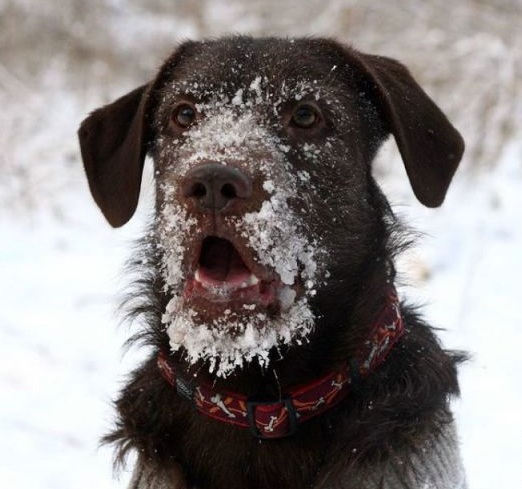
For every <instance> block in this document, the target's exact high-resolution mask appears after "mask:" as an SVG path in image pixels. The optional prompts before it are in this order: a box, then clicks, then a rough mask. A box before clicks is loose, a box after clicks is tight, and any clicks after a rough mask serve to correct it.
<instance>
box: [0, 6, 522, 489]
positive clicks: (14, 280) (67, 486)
mask: <svg viewBox="0 0 522 489" xmlns="http://www.w3.org/2000/svg"><path fill="white" fill-rule="evenodd" d="M43 3H45V2H42V4H43ZM107 3H111V5H112V4H113V5H114V8H115V9H116V8H117V7H118V8H122V7H121V5H123V3H122V2H121V1H116V0H114V1H112V2H107ZM208 3H209V4H210V2H208ZM222 3H223V2H220V3H219V4H222ZM314 3H315V4H317V2H314ZM319 3H322V2H319ZM336 3H338V4H340V3H342V2H336ZM351 3H353V2H351ZM468 3H469V2H468ZM217 4H218V3H216V5H217ZM1 5H2V2H1V1H0V7H1ZM28 5H31V2H29V3H28ZM212 5H214V4H212ZM226 12H229V11H226ZM230 12H232V11H230ZM230 12H229V13H230ZM234 12H236V11H234ZM236 14H237V12H236ZM140 15H141V14H140ZM209 15H210V14H209ZM220 15H221V22H222V23H223V22H224V21H223V16H224V14H223V13H221V14H220ZM227 15H229V14H227ZM230 15H232V14H231V13H230ZM237 15H239V14H237ZM250 18H251V19H252V18H253V17H250ZM135 19H139V21H140V22H142V23H143V22H145V21H146V19H147V17H146V16H145V17H143V16H136V17H135ZM144 19H145V20H144ZM207 20H208V19H207ZM321 21H322V22H323V23H324V25H323V29H324V30H326V27H327V26H328V25H329V24H328V22H331V19H330V20H329V18H327V16H326V15H325V14H323V15H322V16H321ZM248 22H249V21H248V19H247V20H243V26H246V27H247V28H248V26H249V25H250V24H249V23H248ZM252 22H253V21H252ZM167 24H168V23H167V22H166V21H165V22H164V23H163V24H161V26H162V27H161V28H162V32H167V31H168V30H169V29H170V26H168V25H167ZM129 25H130V24H129V23H127V24H125V23H122V32H123V33H122V34H121V36H122V37H124V29H123V28H124V27H126V28H129ZM137 25H138V27H139V28H140V29H141V27H140V26H142V24H137ZM144 25H145V24H143V26H144ZM191 25H192V24H187V25H186V26H185V30H183V31H181V34H179V33H178V36H181V35H185V34H187V35H188V34H191V35H192V31H191V29H192V30H194V32H197V29H196V27H193V28H192V27H190V26H191ZM194 25H196V23H195V21H194ZM252 25H254V24H252ZM135 28H136V27H135ZM165 35H166V34H165ZM131 37H132V36H130V35H129V40H128V42H129V46H130V47H129V49H132V47H133V44H132V42H131V41H132V39H131ZM481 39H482V40H483V39H484V38H481ZM0 61H1V58H0ZM57 70H58V71H59V66H58V68H57ZM60 76H61V75H60ZM47 82H48V85H50V86H51V87H56V86H58V87H59V85H60V83H59V82H56V80H47ZM95 88H96V87H95ZM129 88H131V87H130V86H127V87H124V88H122V90H121V91H122V93H123V92H124V90H126V89H129ZM2 90H4V93H2ZM100 90H101V89H100ZM89 94H90V92H88V91H85V90H84V91H83V92H81V93H80V94H75V93H73V92H71V91H68V90H67V89H65V88H64V89H63V90H61V89H55V88H53V89H51V90H48V91H45V92H44V91H43V89H42V92H38V93H37V92H35V91H34V90H28V89H27V88H26V87H24V84H22V83H20V80H19V79H17V77H16V76H13V75H12V73H11V72H10V71H8V70H5V67H4V66H3V65H2V63H0V100H1V101H2V106H3V109H2V111H1V112H0V124H1V130H0V168H1V169H2V175H3V178H4V182H3V184H0V489H3V488H7V487H9V488H16V489H51V488H52V489H62V488H63V489H80V488H85V487H95V488H99V489H103V488H109V487H111V488H112V487H124V486H125V481H126V479H127V478H128V474H126V473H123V474H122V475H121V478H120V481H119V482H115V481H114V480H112V479H111V449H110V448H107V447H102V448H98V440H99V438H100V436H101V435H102V434H104V433H106V432H107V431H108V429H110V426H111V420H112V418H113V411H112V407H111V400H112V399H113V398H114V397H115V395H116V393H117V391H118V390H119V388H120V387H121V385H122V383H123V381H124V378H125V373H126V372H128V370H129V369H130V368H132V366H133V365H135V363H136V362H137V361H138V360H139V358H140V357H141V354H140V352H136V351H131V352H130V353H128V354H126V355H125V356H123V349H122V345H123V342H124V341H125V339H126V337H127V336H128V330H127V327H126V326H118V317H117V315H116V314H115V311H116V308H117V305H118V291H120V290H122V289H123V288H124V286H125V276H124V275H123V274H122V266H123V263H124V260H125V258H126V257H127V256H128V253H129V251H130V248H131V242H132V239H133V238H134V237H136V236H138V235H139V233H140V231H141V229H142V227H143V223H144V221H145V220H146V215H147V213H148V212H147V211H148V209H147V207H148V205H149V204H148V201H149V200H150V177H148V178H146V179H145V180H146V183H145V187H146V189H145V190H146V192H145V194H146V198H145V199H143V202H142V203H141V204H140V212H139V215H138V216H137V217H136V218H135V219H134V220H133V222H132V223H131V224H130V225H129V226H127V227H125V228H123V229H120V230H113V229H111V228H110V227H109V226H108V225H107V224H106V223H105V221H104V220H103V218H102V216H101V214H100V213H99V211H98V210H97V209H96V207H95V205H94V203H93V202H92V200H91V197H90V195H89V193H88V189H87V185H86V182H85V180H84V177H83V174H82V170H81V167H80V161H79V155H78V150H77V146H76V144H77V143H76V139H75V131H76V127H77V125H78V123H79V121H80V120H81V119H82V118H83V116H84V114H85V113H86V112H87V111H88V110H90V109H92V108H94V107H95V106H97V105H99V104H100V103H102V100H100V99H99V98H97V96H92V95H89ZM104 101H106V100H104ZM517 107H518V109H517ZM15 108H16V110H15ZM513 110H519V112H520V104H518V106H516V105H515V106H514V109H513ZM514 120H515V121H517V120H518V128H516V129H517V130H515V131H514V134H515V136H516V137H514V138H512V139H511V141H512V142H511V143H510V144H506V145H504V149H503V150H502V151H500V152H498V154H496V159H497V162H496V164H495V165H490V166H489V167H487V169H486V168H483V169H482V170H481V171H470V163H469V161H468V163H467V168H464V170H463V171H462V172H460V173H457V177H456V179H455V181H454V184H453V186H452V188H451V189H450V193H449V195H448V197H447V200H446V202H445V204H444V206H443V207H441V208H440V209H435V210H429V209H425V208H423V207H422V206H421V205H420V204H419V203H417V202H416V201H415V200H414V198H413V197H412V193H411V191H410V189H409V187H408V184H407V179H406V177H405V174H404V171H403V169H402V167H401V165H400V163H399V162H398V160H397V156H396V152H395V149H394V146H393V143H390V144H389V145H388V146H387V147H386V148H385V150H384V151H383V152H382V154H381V165H384V166H388V167H390V166H392V165H393V167H394V171H392V172H391V173H389V174H388V175H387V176H386V177H385V178H384V179H383V180H382V185H383V186H384V188H385V189H386V192H387V193H388V195H391V200H392V202H394V203H395V204H396V209H397V211H398V212H399V213H400V214H401V215H403V216H404V218H405V219H406V220H407V221H408V222H409V223H411V224H412V225H413V227H415V228H416V229H417V230H419V231H421V232H423V233H424V237H423V238H422V239H421V240H420V241H419V244H418V246H417V247H416V248H415V249H414V250H413V251H411V252H409V253H408V255H407V256H406V257H404V258H403V259H402V260H401V266H402V270H403V272H404V273H403V278H404V281H405V282H406V283H408V285H407V286H404V287H403V288H402V290H401V292H402V294H403V295H408V296H409V297H412V298H415V300H417V301H419V302H421V303H424V304H425V313H426V315H427V317H429V318H430V320H431V322H432V323H433V324H434V325H436V326H439V327H441V328H444V331H441V332H440V336H441V337H442V339H443V341H444V342H445V344H446V345H447V346H448V347H451V348H457V349H463V350H467V351H469V352H470V353H471V355H472V356H471V360H470V361H469V362H468V363H467V364H466V365H465V366H463V367H462V369H461V376H460V378H461V384H462V399H461V400H459V401H456V402H455V405H454V407H455V411H456V413H457V418H458V424H459V429H460V435H461V439H462V451H463V454H464V459H465V465H466V468H467V472H468V479H469V485H470V489H491V488H499V489H503V488H510V489H515V488H519V487H522V414H521V413H522V382H521V381H520V376H519V373H518V369H517V366H518V365H517V364H518V363H519V362H520V360H519V358H520V354H519V351H520V345H521V344H522V328H521V327H520V323H521V321H522V313H521V311H522V304H521V301H522V292H521V291H522V287H521V285H520V277H522V224H521V222H522V221H521V218H520V214H521V213H522V191H521V189H522V144H521V143H520V135H521V133H522V128H521V124H522V122H521V121H522V114H519V117H518V119H517V117H516V116H515V117H514ZM473 127H474V126H473ZM463 129H464V130H466V129H467V128H466V127H465V126H464V128H463ZM465 166H466V165H465ZM381 173H382V172H381ZM6 182H7V183H6ZM147 190H149V191H147ZM147 195H148V199H147Z"/></svg>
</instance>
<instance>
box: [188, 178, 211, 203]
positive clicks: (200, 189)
mask: <svg viewBox="0 0 522 489" xmlns="http://www.w3.org/2000/svg"><path fill="white" fill-rule="evenodd" d="M205 195H207V187H206V186H205V184H203V183H201V182H198V183H195V184H194V185H193V186H192V189H191V191H190V196H191V197H195V198H196V199H200V198H202V197H205Z"/></svg>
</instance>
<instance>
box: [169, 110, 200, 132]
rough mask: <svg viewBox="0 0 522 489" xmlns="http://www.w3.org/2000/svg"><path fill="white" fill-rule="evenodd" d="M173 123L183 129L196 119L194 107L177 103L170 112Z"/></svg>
mask: <svg viewBox="0 0 522 489" xmlns="http://www.w3.org/2000/svg"><path fill="white" fill-rule="evenodd" d="M172 120H173V121H174V123H175V124H176V125H177V126H179V127H181V128H183V129H185V128H187V127H189V126H190V125H191V124H192V123H193V122H194V121H195V120H196V109H195V108H194V107H192V105H190V104H180V105H178V106H177V107H176V108H175V109H174V112H173V114H172Z"/></svg>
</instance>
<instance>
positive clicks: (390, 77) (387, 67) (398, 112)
mask: <svg viewBox="0 0 522 489" xmlns="http://www.w3.org/2000/svg"><path fill="white" fill-rule="evenodd" d="M348 56H349V58H350V61H352V60H353V61H355V63H356V64H358V65H359V68H360V69H361V70H362V71H363V72H364V77H365V78H366V80H367V81H369V82H370V84H371V85H372V89H373V92H374V93H373V97H374V98H375V99H376V103H377V105H378V107H379V110H381V111H382V114H383V116H384V118H385V119H386V122H387V124H388V127H389V130H390V131H391V132H392V134H393V135H394V137H395V140H396V142H397V146H398V147H399V151H400V153H401V156H402V160H403V162H404V165H405V167H406V172H407V174H408V178H409V180H410V183H411V186H412V188H413V192H414V193H415V196H416V197H417V199H418V200H419V201H420V202H421V203H422V204H424V205H425V206H427V207H438V206H439V205H441V204H442V202H443V200H444V197H445V196H446V191H447V190H448V186H449V184H450V182H451V179H452V177H453V174H454V173H455V170H456V169H457V166H458V164H459V162H460V159H461V157H462V154H463V152H464V141H463V139H462V137H461V135H460V134H459V132H458V131H457V130H456V129H455V128H454V127H453V126H452V125H451V123H450V122H449V121H448V119H447V118H446V116H445V115H444V114H443V113H442V112H441V110H440V109H439V108H438V107H437V106H436V105H435V103H434V102H433V101H432V100H431V99H430V98H429V97H428V95H427V94H426V93H425V92H424V90H422V88H421V87H420V86H419V85H418V84H417V82H416V81H415V80H414V79H413V77H412V76H411V74H410V72H409V71H408V70H407V68H405V67H404V66H403V65H402V64H400V63H399V62H397V61H395V60H393V59H390V58H386V57H381V56H372V55H367V54H362V53H359V52H357V51H354V50H349V51H348Z"/></svg>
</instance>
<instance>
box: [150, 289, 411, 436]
mask: <svg viewBox="0 0 522 489" xmlns="http://www.w3.org/2000/svg"><path fill="white" fill-rule="evenodd" d="M403 333H404V325H403V320H402V316H401V311H400V306H399V300H398V297H397V293H396V291H395V288H394V287H392V286H390V287H389V289H388V292H387V294H386V297H385V301H384V303H383V305H382V307H381V309H380V311H379V313H378V315H377V317H376V319H375V321H374V322H373V324H372V326H371V328H370V330H369V332H368V335H367V337H366V338H365V340H364V341H363V342H362V344H360V345H359V347H358V352H357V354H356V355H354V356H353V357H352V358H350V359H346V360H345V361H343V362H342V363H341V364H339V365H337V366H336V367H335V368H334V369H332V370H331V371H329V372H327V373H326V374H324V375H322V376H321V377H319V378H317V377H316V378H313V379H311V380H310V381H309V382H307V383H306V384H303V385H299V386H293V387H289V388H287V389H285V392H284V393H283V392H279V395H278V396H277V397H274V396H272V397H271V398H266V397H263V396H262V397H261V398H260V397H259V395H256V396H248V395H245V394H244V393H239V392H231V391H230V390H228V389H227V390H226V391H225V390H223V388H221V389H216V388H215V387H214V386H213V385H212V384H209V383H207V382H204V381H203V382H200V383H198V382H197V381H195V380H194V379H191V378H190V377H187V376H186V375H184V372H183V368H182V367H180V366H179V365H176V363H175V362H174V361H173V360H172V358H171V357H170V355H169V354H168V353H167V352H165V351H160V353H159V356H158V367H159V371H160V372H161V374H162V375H163V377H164V378H165V380H166V381H167V382H168V383H169V384H170V385H171V386H172V387H173V388H174V389H176V391H177V394H178V395H179V396H181V397H184V398H185V399H186V400H188V401H189V402H191V403H192V404H193V405H194V406H195V408H196V409H197V410H198V411H199V412H200V413H202V414H203V415H205V416H207V417H210V418H213V419H215V420H218V421H221V422H223V423H228V424H231V425H234V426H237V427H240V428H247V429H250V431H251V432H252V434H253V435H254V436H256V437H258V438H262V439H265V438H281V437H286V436H289V435H292V434H294V433H295V431H296V430H297V427H298V425H299V424H301V423H302V422H304V421H307V420H308V419H310V418H313V417H316V416H318V415H320V414H322V413H323V412H325V411H327V410H329V409H331V408H332V407H334V406H335V405H337V404H338V403H339V402H340V401H342V400H343V399H344V398H346V397H347V396H348V394H349V392H350V391H351V390H352V389H353V387H354V386H355V387H356V386H357V384H358V383H359V381H360V380H361V379H362V378H364V377H366V376H367V375H368V374H369V373H370V372H372V371H373V370H375V369H377V368H378V367H379V365H380V364H381V363H382V362H383V361H384V360H385V358H386V356H387V355H388V353H389V352H390V351H391V349H392V348H393V346H394V345H395V343H396V342H397V341H398V340H399V339H400V337H401V336H402V335H403Z"/></svg>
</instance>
